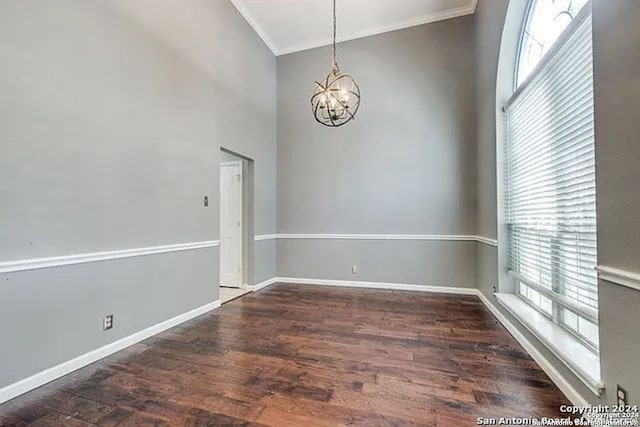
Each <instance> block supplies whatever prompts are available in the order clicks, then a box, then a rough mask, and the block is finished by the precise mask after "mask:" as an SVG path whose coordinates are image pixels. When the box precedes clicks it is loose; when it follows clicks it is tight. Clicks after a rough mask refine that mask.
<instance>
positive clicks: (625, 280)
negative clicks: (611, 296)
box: [596, 265, 640, 291]
mask: <svg viewBox="0 0 640 427" xmlns="http://www.w3.org/2000/svg"><path fill="white" fill-rule="evenodd" d="M596 271H597V272H598V277H599V278H600V279H601V280H605V281H607V282H609V283H614V284H616V285H620V286H625V287H627V288H631V289H635V290H636V291H640V273H635V272H633V271H628V270H623V269H621V268H615V267H609V266H606V265H598V266H596Z"/></svg>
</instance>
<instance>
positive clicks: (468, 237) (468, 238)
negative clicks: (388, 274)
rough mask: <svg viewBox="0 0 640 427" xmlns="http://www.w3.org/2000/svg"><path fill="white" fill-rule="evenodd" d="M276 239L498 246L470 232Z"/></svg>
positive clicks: (284, 235)
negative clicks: (405, 241)
mask: <svg viewBox="0 0 640 427" xmlns="http://www.w3.org/2000/svg"><path fill="white" fill-rule="evenodd" d="M276 238H277V239H325V240H431V241H443V242H447V241H453V242H479V243H485V244H487V245H491V246H498V241H497V240H495V239H490V238H487V237H482V236H476V235H472V234H315V233H291V234H288V233H279V234H276Z"/></svg>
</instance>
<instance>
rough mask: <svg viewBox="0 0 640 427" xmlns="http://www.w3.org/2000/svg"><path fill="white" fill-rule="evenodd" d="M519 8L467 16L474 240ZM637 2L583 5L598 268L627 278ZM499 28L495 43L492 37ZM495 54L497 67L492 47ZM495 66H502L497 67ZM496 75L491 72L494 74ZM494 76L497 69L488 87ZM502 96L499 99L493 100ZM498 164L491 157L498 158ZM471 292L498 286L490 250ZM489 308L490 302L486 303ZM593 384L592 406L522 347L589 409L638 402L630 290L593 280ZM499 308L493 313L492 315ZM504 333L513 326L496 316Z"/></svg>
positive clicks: (634, 201)
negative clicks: (596, 351) (588, 32)
mask: <svg viewBox="0 0 640 427" xmlns="http://www.w3.org/2000/svg"><path fill="white" fill-rule="evenodd" d="M525 3H526V0H512V1H511V2H510V4H509V14H508V17H507V21H506V23H505V22H503V21H504V19H505V12H506V10H507V1H505V0H480V1H479V3H478V8H477V11H476V23H475V39H476V49H477V51H476V63H477V65H476V68H477V69H478V74H477V78H476V94H477V97H476V100H477V102H476V106H477V107H476V108H477V110H478V113H477V115H478V200H479V202H478V232H479V233H480V234H483V235H485V236H487V237H493V236H492V235H491V233H496V232H498V233H499V225H500V221H499V220H500V218H499V217H498V212H499V210H498V211H496V206H497V205H498V198H499V197H498V195H497V191H496V188H497V186H496V185H495V182H496V181H495V176H496V161H495V159H496V153H495V141H496V137H495V135H496V108H495V107H496V105H495V93H496V90H497V93H498V95H499V99H498V104H500V103H501V102H503V101H504V100H505V99H504V97H505V96H506V94H507V93H509V91H510V90H511V89H510V88H511V87H512V86H511V82H510V81H508V78H507V76H508V75H509V74H510V73H513V64H514V62H513V61H514V59H515V56H514V54H515V52H514V49H515V48H516V46H517V40H516V38H517V37H518V35H519V31H520V28H519V26H520V24H521V22H522V16H523V13H524V5H525ZM639 20H640V2H637V1H636V0H620V1H615V2H610V1H607V0H593V25H594V30H593V31H594V33H593V43H594V67H595V71H594V73H595V74H594V85H595V87H594V89H595V107H596V109H595V120H596V123H595V126H596V179H597V186H598V188H597V190H598V262H599V264H602V265H606V266H612V267H618V268H622V269H626V270H629V271H636V272H637V271H638V266H639V265H640V244H639V243H638V242H640V226H639V224H640V216H639V214H638V213H639V212H640V198H639V197H638V190H637V183H638V182H640V172H639V169H638V167H637V163H638V160H640V148H639V147H640V146H638V141H639V140H640V128H638V126H637V113H638V111H639V110H640V80H638V76H639V75H640V53H638V52H639V51H638V46H640V33H639V32H638V30H637V22H639ZM503 26H504V28H505V34H504V38H502V29H503ZM501 38H502V42H503V46H502V52H501V53H500V54H501V55H502V57H501V60H500V63H499V64H498V62H497V61H498V52H499V51H500V42H501ZM503 61H504V62H503ZM498 68H499V70H498ZM495 70H498V73H499V74H498V87H497V88H496V78H495V74H494V73H495ZM501 96H502V98H503V99H502V100H501V99H500V97H501ZM497 154H498V156H497V157H498V158H499V153H497ZM478 262H479V265H478V287H479V289H480V290H481V291H482V292H483V294H485V296H487V297H489V298H493V297H492V287H493V286H495V284H496V283H497V282H498V274H499V268H498V252H497V250H496V249H495V248H491V247H488V246H485V245H480V247H479V252H478ZM494 302H495V300H494ZM599 305H600V309H599V317H600V347H601V349H600V351H601V366H602V379H603V381H604V383H605V385H606V387H607V390H606V391H605V393H604V395H603V396H602V398H601V399H598V398H597V397H596V396H595V395H594V394H593V393H591V392H590V391H589V390H588V389H587V388H586V387H584V385H583V384H582V383H581V382H580V380H578V379H577V378H576V377H575V376H574V375H573V374H572V373H571V372H570V371H569V370H568V369H566V368H565V367H564V365H563V364H562V363H561V362H560V361H559V360H558V359H556V358H555V357H554V356H553V355H552V354H551V353H550V352H549V351H547V350H546V348H545V347H544V346H543V345H542V344H540V343H539V342H538V341H537V340H536V339H535V338H534V337H533V336H532V335H531V334H529V333H528V332H527V331H526V330H523V328H521V329H522V332H523V334H525V336H527V338H528V339H529V341H531V342H532V343H534V344H536V347H537V348H538V349H539V350H540V351H541V352H542V353H543V354H544V355H545V356H546V357H547V359H548V360H550V361H551V362H552V364H553V365H554V367H555V368H556V369H557V370H558V371H559V372H560V373H561V374H562V375H563V376H564V377H565V378H566V379H567V380H569V382H570V383H571V384H572V385H573V387H574V388H576V390H577V391H578V392H579V393H581V394H582V396H584V397H585V398H587V399H588V400H590V401H591V402H593V403H609V404H611V403H614V402H615V389H616V384H618V383H619V384H620V385H621V386H622V387H623V388H626V389H627V391H628V392H629V399H630V403H640V371H639V370H638V368H637V358H638V357H637V355H638V354H639V353H640V330H639V329H638V325H640V311H639V310H638V307H640V292H638V291H634V290H631V289H628V288H623V287H620V286H618V285H615V284H612V283H608V282H604V281H601V282H600V289H599ZM499 308H500V307H499ZM503 314H505V316H507V317H508V318H509V319H510V320H511V321H512V323H513V324H514V325H518V324H519V323H518V321H516V320H515V319H513V318H512V317H511V316H510V315H509V314H508V313H506V312H504V311H503Z"/></svg>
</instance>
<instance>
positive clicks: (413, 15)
mask: <svg viewBox="0 0 640 427" xmlns="http://www.w3.org/2000/svg"><path fill="white" fill-rule="evenodd" d="M231 2H232V3H233V5H234V6H235V7H236V8H237V9H238V11H239V12H240V13H241V14H242V16H243V17H244V18H245V19H246V21H247V22H248V23H249V24H250V25H251V27H253V29H254V30H255V32H256V33H257V34H258V35H259V36H260V38H262V40H263V41H264V42H265V44H266V45H267V46H268V47H269V49H271V51H272V52H273V53H274V54H275V55H285V54H287V53H292V52H298V51H301V50H306V49H312V48H315V47H320V46H326V45H329V44H331V7H332V2H331V0H231ZM477 3H478V0H375V1H374V0H338V3H337V4H338V37H337V38H338V41H339V42H341V41H347V40H353V39H358V38H361V37H367V36H372V35H375V34H381V33H386V32H389V31H394V30H399V29H402V28H408V27H413V26H416V25H422V24H427V23H429V22H435V21H441V20H444V19H450V18H455V17H458V16H465V15H471V14H473V13H474V12H475V10H476V5H477Z"/></svg>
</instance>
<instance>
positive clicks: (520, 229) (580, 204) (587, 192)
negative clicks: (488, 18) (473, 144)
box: [500, 0, 601, 392]
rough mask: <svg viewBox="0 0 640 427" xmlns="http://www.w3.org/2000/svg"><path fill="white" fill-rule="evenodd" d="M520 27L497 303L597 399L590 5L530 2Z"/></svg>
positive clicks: (573, 0)
mask: <svg viewBox="0 0 640 427" xmlns="http://www.w3.org/2000/svg"><path fill="white" fill-rule="evenodd" d="M521 28H522V30H521V31H522V33H521V34H520V44H519V51H518V54H517V59H516V64H515V65H516V66H515V67H514V68H512V70H514V71H515V75H514V76H513V77H514V80H513V81H514V82H515V86H516V87H515V88H514V92H513V94H512V95H511V97H510V98H509V99H508V100H507V102H506V103H505V104H504V106H503V111H504V118H505V124H506V129H505V131H506V132H505V138H504V142H503V147H502V148H503V151H502V153H503V154H502V156H501V158H502V164H501V170H502V172H501V173H502V175H503V176H502V179H501V181H502V187H501V188H502V194H503V196H502V197H503V198H502V204H501V206H503V214H502V218H503V219H504V221H503V222H504V227H503V229H504V234H503V235H502V236H503V237H501V240H500V245H505V246H506V249H507V250H506V251H505V253H506V256H504V257H503V258H502V259H501V268H503V270H502V271H503V272H504V273H506V276H504V277H506V279H505V280H506V281H507V283H508V286H505V287H504V289H507V290H508V291H509V292H510V294H501V298H502V299H501V302H503V303H504V304H505V305H506V306H507V308H509V309H510V311H511V312H512V313H514V315H516V317H518V318H519V319H520V320H521V321H522V322H523V323H524V324H525V325H526V326H527V327H529V329H532V330H535V329H536V328H537V329H540V330H539V331H538V337H539V338H540V339H541V341H542V342H544V343H545V344H547V345H549V346H550V347H551V349H552V350H553V351H554V353H555V354H557V355H560V356H559V357H561V359H563V360H564V361H565V362H566V363H567V364H568V365H569V366H570V367H571V368H572V369H573V370H574V372H578V373H580V375H579V376H581V377H582V378H583V380H584V381H585V383H586V384H588V385H590V386H592V390H594V391H596V392H597V391H599V387H600V386H599V384H601V383H600V382H599V376H600V367H599V356H598V347H599V329H598V278H597V273H596V270H595V267H596V264H597V259H596V257H597V238H596V237H597V236H596V187H595V139H594V112H593V56H592V29H591V3H590V2H589V1H588V0H530V3H529V5H528V9H527V13H526V17H525V20H524V24H523V25H522V27H521ZM505 246H503V247H505ZM501 289H502V285H501ZM567 343H569V344H567ZM578 348H580V349H585V351H577V350H576V349H578ZM578 353H579V355H577V354H578Z"/></svg>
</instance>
